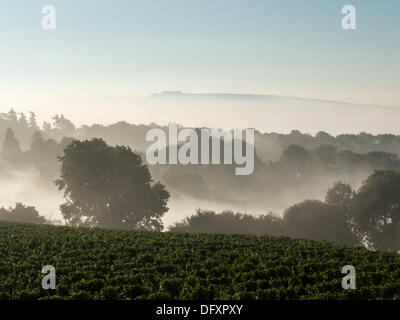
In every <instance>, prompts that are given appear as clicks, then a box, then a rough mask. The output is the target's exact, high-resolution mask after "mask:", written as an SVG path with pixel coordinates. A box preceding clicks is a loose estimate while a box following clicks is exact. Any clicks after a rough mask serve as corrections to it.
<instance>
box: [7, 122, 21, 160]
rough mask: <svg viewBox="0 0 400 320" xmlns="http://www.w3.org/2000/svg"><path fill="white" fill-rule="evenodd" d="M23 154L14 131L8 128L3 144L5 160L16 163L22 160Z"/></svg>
mask: <svg viewBox="0 0 400 320" xmlns="http://www.w3.org/2000/svg"><path fill="white" fill-rule="evenodd" d="M21 153H22V151H21V147H20V145H19V141H18V140H17V138H16V137H15V134H14V131H13V130H12V129H10V128H8V129H7V132H6V136H5V139H4V144H3V158H4V159H6V160H7V161H9V162H15V161H17V160H18V159H19V158H20V156H21Z"/></svg>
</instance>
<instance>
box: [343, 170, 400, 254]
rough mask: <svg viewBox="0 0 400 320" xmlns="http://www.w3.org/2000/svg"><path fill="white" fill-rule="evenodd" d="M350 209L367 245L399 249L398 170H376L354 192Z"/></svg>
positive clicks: (399, 173) (399, 177)
mask: <svg viewBox="0 0 400 320" xmlns="http://www.w3.org/2000/svg"><path fill="white" fill-rule="evenodd" d="M351 209H352V211H353V212H354V214H355V221H356V225H357V230H358V232H359V234H360V236H361V237H363V238H364V240H365V241H366V242H367V243H368V244H369V245H370V247H372V248H375V249H379V250H392V251H397V250H400V172H397V171H388V170H376V171H375V172H374V173H373V174H372V175H370V176H369V177H368V179H367V180H366V181H365V182H364V183H363V185H362V186H361V188H360V189H359V190H358V191H357V192H356V194H355V196H354V199H353V201H352V208H351Z"/></svg>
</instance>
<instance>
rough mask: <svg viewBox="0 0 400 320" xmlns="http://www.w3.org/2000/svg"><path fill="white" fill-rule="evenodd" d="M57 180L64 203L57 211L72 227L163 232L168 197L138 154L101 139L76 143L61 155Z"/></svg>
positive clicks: (75, 141)
mask: <svg viewBox="0 0 400 320" xmlns="http://www.w3.org/2000/svg"><path fill="white" fill-rule="evenodd" d="M59 159H60V161H61V163H62V165H61V176H60V179H58V180H57V181H56V185H57V186H58V188H59V190H63V191H64V197H65V199H66V203H64V204H63V205H61V207H60V208H61V212H62V214H63V216H64V218H65V220H66V221H67V223H68V224H70V225H89V226H99V227H112V228H124V229H145V230H162V228H163V226H162V222H161V218H162V216H163V215H164V213H165V212H167V211H168V208H167V201H168V199H169V193H168V191H167V190H165V188H164V186H163V185H162V184H160V183H159V182H158V183H153V180H152V178H151V175H150V172H149V170H148V167H147V166H146V165H144V164H142V159H141V158H140V156H139V155H137V154H135V153H133V152H132V150H131V149H130V148H128V147H125V146H116V147H112V146H108V145H107V144H106V143H105V142H104V140H102V139H92V140H85V141H77V140H74V141H73V142H72V143H71V144H70V145H68V146H67V147H66V148H65V149H64V156H62V157H59Z"/></svg>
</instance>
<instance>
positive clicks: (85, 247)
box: [0, 222, 400, 300]
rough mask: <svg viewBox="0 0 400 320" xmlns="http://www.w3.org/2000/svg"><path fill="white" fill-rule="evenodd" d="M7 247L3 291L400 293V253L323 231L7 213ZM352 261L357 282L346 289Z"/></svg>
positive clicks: (234, 295)
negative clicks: (177, 229)
mask: <svg viewBox="0 0 400 320" xmlns="http://www.w3.org/2000/svg"><path fill="white" fill-rule="evenodd" d="M0 247H1V248H2V250H1V251H0V299H5V300H7V299H32V300H36V299H90V300H91V299H202V300H211V299H247V300H249V299H291V300H294V299H399V298H400V278H399V273H400V267H399V266H400V256H399V255H398V254H395V253H383V252H372V251H368V250H367V249H364V248H347V247H342V246H337V245H333V244H331V243H327V242H320V241H310V240H301V239H300V240H293V239H289V238H284V237H270V236H260V237H259V236H249V235H210V234H184V233H168V232H167V233H156V232H133V231H130V232H129V231H119V230H106V229H96V228H95V229H85V228H70V227H55V226H46V225H29V224H18V223H7V222H0ZM44 265H52V266H54V267H55V268H56V276H57V279H56V282H57V286H56V290H54V291H53V290H43V289H42V288H41V281H42V277H43V276H44V275H42V274H41V270H42V267H43V266H44ZM345 265H352V266H354V267H355V269H356V276H357V277H356V289H355V290H343V289H342V286H341V281H342V277H344V275H343V274H342V273H341V270H342V267H343V266H345Z"/></svg>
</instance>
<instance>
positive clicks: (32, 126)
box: [28, 111, 39, 131]
mask: <svg viewBox="0 0 400 320" xmlns="http://www.w3.org/2000/svg"><path fill="white" fill-rule="evenodd" d="M28 126H29V128H30V129H31V130H34V131H38V130H39V126H38V124H37V121H36V114H35V113H34V112H33V111H30V112H29V123H28Z"/></svg>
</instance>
